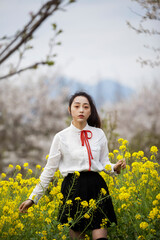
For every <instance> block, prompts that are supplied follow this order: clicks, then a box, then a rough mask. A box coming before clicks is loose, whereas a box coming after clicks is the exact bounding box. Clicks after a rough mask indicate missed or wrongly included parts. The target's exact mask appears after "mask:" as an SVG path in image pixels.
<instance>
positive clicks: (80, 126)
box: [72, 120, 87, 130]
mask: <svg viewBox="0 0 160 240" xmlns="http://www.w3.org/2000/svg"><path fill="white" fill-rule="evenodd" d="M72 124H73V125H74V126H75V127H76V128H78V129H80V130H82V129H83V128H84V127H85V126H86V124H87V122H75V121H74V120H73V121H72Z"/></svg>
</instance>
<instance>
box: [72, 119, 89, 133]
mask: <svg viewBox="0 0 160 240" xmlns="http://www.w3.org/2000/svg"><path fill="white" fill-rule="evenodd" d="M70 128H71V129H72V130H73V131H74V132H77V133H79V132H81V131H82V130H88V129H89V125H88V123H87V124H86V126H85V127H84V128H83V129H82V130H80V129H79V128H77V127H75V126H74V125H73V123H72V122H71V125H70Z"/></svg>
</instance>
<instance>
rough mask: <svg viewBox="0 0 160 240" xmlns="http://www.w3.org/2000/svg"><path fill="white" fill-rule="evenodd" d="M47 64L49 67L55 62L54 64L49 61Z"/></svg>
mask: <svg viewBox="0 0 160 240" xmlns="http://www.w3.org/2000/svg"><path fill="white" fill-rule="evenodd" d="M46 63H47V64H48V66H52V65H54V62H53V61H48V62H46Z"/></svg>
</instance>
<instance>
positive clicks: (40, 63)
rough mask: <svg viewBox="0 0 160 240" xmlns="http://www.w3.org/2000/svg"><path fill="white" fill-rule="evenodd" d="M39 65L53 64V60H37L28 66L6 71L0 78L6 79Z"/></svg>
mask: <svg viewBox="0 0 160 240" xmlns="http://www.w3.org/2000/svg"><path fill="white" fill-rule="evenodd" d="M39 65H54V62H51V61H41V62H37V63H34V64H32V65H30V66H28V67H25V68H22V69H20V70H18V71H14V72H11V73H8V74H6V75H4V76H1V77H0V80H3V79H6V78H8V77H12V76H14V75H16V74H19V73H21V72H24V71H26V70H29V69H37V68H38V66H39Z"/></svg>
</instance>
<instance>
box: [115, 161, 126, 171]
mask: <svg viewBox="0 0 160 240" xmlns="http://www.w3.org/2000/svg"><path fill="white" fill-rule="evenodd" d="M125 168H126V160H125V158H123V159H121V160H119V161H118V162H117V163H116V165H115V166H114V171H116V172H117V173H118V174H120V172H121V169H125Z"/></svg>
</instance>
